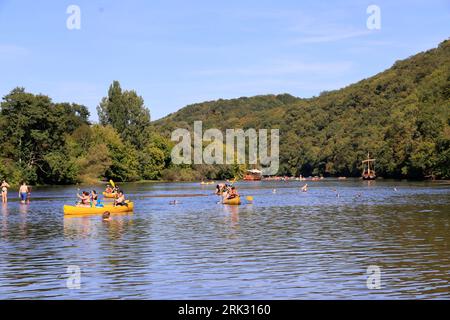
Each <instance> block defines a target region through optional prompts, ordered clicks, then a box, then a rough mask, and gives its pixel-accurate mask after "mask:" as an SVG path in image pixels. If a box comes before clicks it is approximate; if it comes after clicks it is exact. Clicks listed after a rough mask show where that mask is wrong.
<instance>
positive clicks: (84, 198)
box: [77, 191, 91, 207]
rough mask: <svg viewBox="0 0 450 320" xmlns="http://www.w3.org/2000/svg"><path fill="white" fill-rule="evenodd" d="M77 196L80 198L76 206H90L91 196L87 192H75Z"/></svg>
mask: <svg viewBox="0 0 450 320" xmlns="http://www.w3.org/2000/svg"><path fill="white" fill-rule="evenodd" d="M77 197H78V198H79V199H80V202H78V203H77V207H90V206H91V197H90V196H89V192H87V191H83V192H82V193H81V195H80V194H78V193H77Z"/></svg>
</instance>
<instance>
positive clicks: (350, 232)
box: [0, 179, 450, 299]
mask: <svg viewBox="0 0 450 320" xmlns="http://www.w3.org/2000/svg"><path fill="white" fill-rule="evenodd" d="M308 184H309V186H310V188H309V190H308V192H300V191H299V187H300V186H301V185H303V182H298V181H290V182H248V183H244V182H239V183H237V186H238V188H239V192H240V193H241V194H242V195H245V196H253V198H254V201H253V203H249V202H248V201H247V200H244V201H243V204H242V205H241V206H225V205H222V204H218V203H217V202H218V198H217V196H215V195H213V191H214V186H211V185H209V186H200V184H199V183H134V184H132V183H128V184H123V185H122V186H121V187H122V188H123V189H124V190H125V191H126V193H127V195H128V197H129V198H130V199H132V200H133V201H134V202H135V210H134V213H132V214H117V215H113V216H112V220H111V221H102V219H101V217H99V216H87V217H64V214H63V205H64V204H67V203H69V204H71V203H74V201H75V193H76V191H77V190H76V187H74V186H67V187H66V186H64V187H60V186H58V187H56V186H55V187H39V188H34V189H33V194H32V199H31V202H30V204H28V205H21V204H20V203H19V202H18V200H17V199H16V196H17V194H16V192H15V191H14V192H13V191H12V190H11V191H10V193H9V197H10V202H9V203H8V204H7V205H3V206H2V207H1V214H0V248H1V249H0V298H1V299H28V298H31V299H388V298H395V299H398V298H400V299H408V298H419V299H424V298H427V299H430V298H444V299H445V298H446V299H449V298H450V285H449V280H450V259H449V257H450V232H449V231H450V184H449V183H446V182H411V181H393V180H377V181H372V182H367V181H361V180H357V179H348V180H344V181H338V180H333V179H329V180H328V179H325V180H324V181H317V182H308ZM96 188H97V189H100V188H101V187H100V186H97V187H96ZM188 194H191V195H192V196H191V197H186V196H182V195H188ZM174 199H177V200H178V201H179V203H178V204H176V205H171V204H170V203H169V202H170V201H171V200H174ZM369 266H376V268H379V269H378V270H379V271H380V273H377V274H376V276H377V279H378V280H379V282H378V284H379V285H380V286H379V287H378V289H374V288H373V287H372V288H370V289H369V287H370V286H369V287H368V285H367V279H368V277H369V275H368V273H367V271H368V267H369ZM68 267H69V270H68ZM77 268H79V269H77ZM74 270H75V271H74ZM77 270H78V271H79V275H80V277H79V278H76V279H79V282H77V281H78V280H77V281H76V282H71V280H73V278H72V276H73V275H74V273H72V272H76V271H77ZM68 271H70V272H68ZM71 283H72V284H73V283H75V284H77V285H76V287H75V288H74V287H73V286H71V285H70V284H71ZM68 284H69V286H68ZM78 284H79V286H78Z"/></svg>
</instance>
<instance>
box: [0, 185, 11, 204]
mask: <svg viewBox="0 0 450 320" xmlns="http://www.w3.org/2000/svg"><path fill="white" fill-rule="evenodd" d="M0 187H1V189H2V202H3V203H6V202H8V188H10V186H9V184H8V183H7V182H6V181H5V180H3V181H2V184H1V186H0Z"/></svg>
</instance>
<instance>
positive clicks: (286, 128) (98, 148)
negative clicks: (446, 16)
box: [0, 40, 450, 185]
mask: <svg viewBox="0 0 450 320" xmlns="http://www.w3.org/2000/svg"><path fill="white" fill-rule="evenodd" d="M449 101H450V41H449V40H446V41H444V42H442V43H441V44H440V45H439V47H438V48H436V49H432V50H429V51H426V52H422V53H419V54H417V55H415V56H412V57H410V58H408V59H405V60H402V61H397V62H396V63H395V64H394V65H393V67H391V68H390V69H388V70H385V71H383V72H381V73H379V74H377V75H375V76H373V77H371V78H368V79H364V80H362V81H360V82H358V83H355V84H353V85H350V86H348V87H345V88H343V89H340V90H335V91H331V92H323V93H321V94H320V95H319V96H318V97H313V98H309V99H301V98H297V97H294V96H291V95H289V94H282V95H266V96H256V97H250V98H239V99H232V100H222V99H221V100H217V101H211V102H204V103H200V104H195V105H190V106H187V107H185V108H182V109H180V110H179V111H177V112H175V113H173V114H170V115H168V116H167V117H165V118H162V119H159V120H157V121H154V122H151V120H150V111H149V109H147V108H146V106H145V104H144V100H143V98H142V97H141V96H139V95H138V94H137V93H136V91H134V90H123V89H122V88H121V86H120V83H119V82H118V81H114V82H113V83H112V84H111V86H110V87H109V90H108V93H107V95H106V96H105V97H104V98H102V100H101V101H100V103H99V105H98V107H97V113H98V117H99V123H98V124H93V123H91V122H90V121H89V111H88V109H87V107H85V106H83V105H79V104H76V103H55V102H53V101H52V99H51V98H50V97H48V96H46V95H44V94H32V93H28V92H26V91H25V89H24V88H20V87H18V88H15V89H13V90H12V91H11V92H10V93H8V94H7V95H6V96H4V97H3V99H2V101H1V104H0V140H1V141H2V143H1V144H0V179H5V180H6V181H7V182H8V183H9V184H11V185H16V184H18V183H20V182H21V181H26V182H27V184H30V185H55V184H56V185H57V184H61V185H74V184H77V183H83V184H92V183H95V182H97V181H99V179H112V180H114V181H117V182H118V183H120V182H123V181H129V182H136V181H142V180H147V181H148V180H150V181H158V182H160V181H201V180H216V181H218V180H226V179H233V178H235V177H236V178H241V177H242V176H243V175H244V173H245V172H246V170H247V169H249V168H248V167H247V166H246V165H239V164H234V165H174V164H172V163H171V156H170V153H171V149H172V147H173V146H174V142H172V141H171V140H170V136H171V132H172V131H173V130H174V129H177V128H186V129H188V130H192V125H193V123H194V121H202V122H203V128H204V130H206V129H208V128H218V129H221V130H225V129H228V128H243V129H247V128H254V129H264V128H265V129H271V128H279V129H280V139H281V140H280V169H279V172H278V175H280V176H300V175H302V176H305V177H309V176H325V177H328V176H335V177H339V176H345V177H359V176H360V175H361V169H362V166H361V161H362V160H364V158H365V157H366V155H367V152H370V154H371V156H373V157H374V158H376V159H377V162H376V171H377V174H378V175H379V176H382V177H385V178H396V179H404V178H407V179H427V178H429V177H433V178H436V179H449V178H450V102H449ZM204 147H206V145H205V146H204Z"/></svg>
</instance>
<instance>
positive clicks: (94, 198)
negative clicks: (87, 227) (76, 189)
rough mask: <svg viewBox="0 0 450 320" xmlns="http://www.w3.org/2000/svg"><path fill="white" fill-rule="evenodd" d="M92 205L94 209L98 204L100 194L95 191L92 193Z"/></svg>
mask: <svg viewBox="0 0 450 320" xmlns="http://www.w3.org/2000/svg"><path fill="white" fill-rule="evenodd" d="M91 203H92V206H93V207H96V206H97V204H98V194H97V191H95V190H92V191H91Z"/></svg>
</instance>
